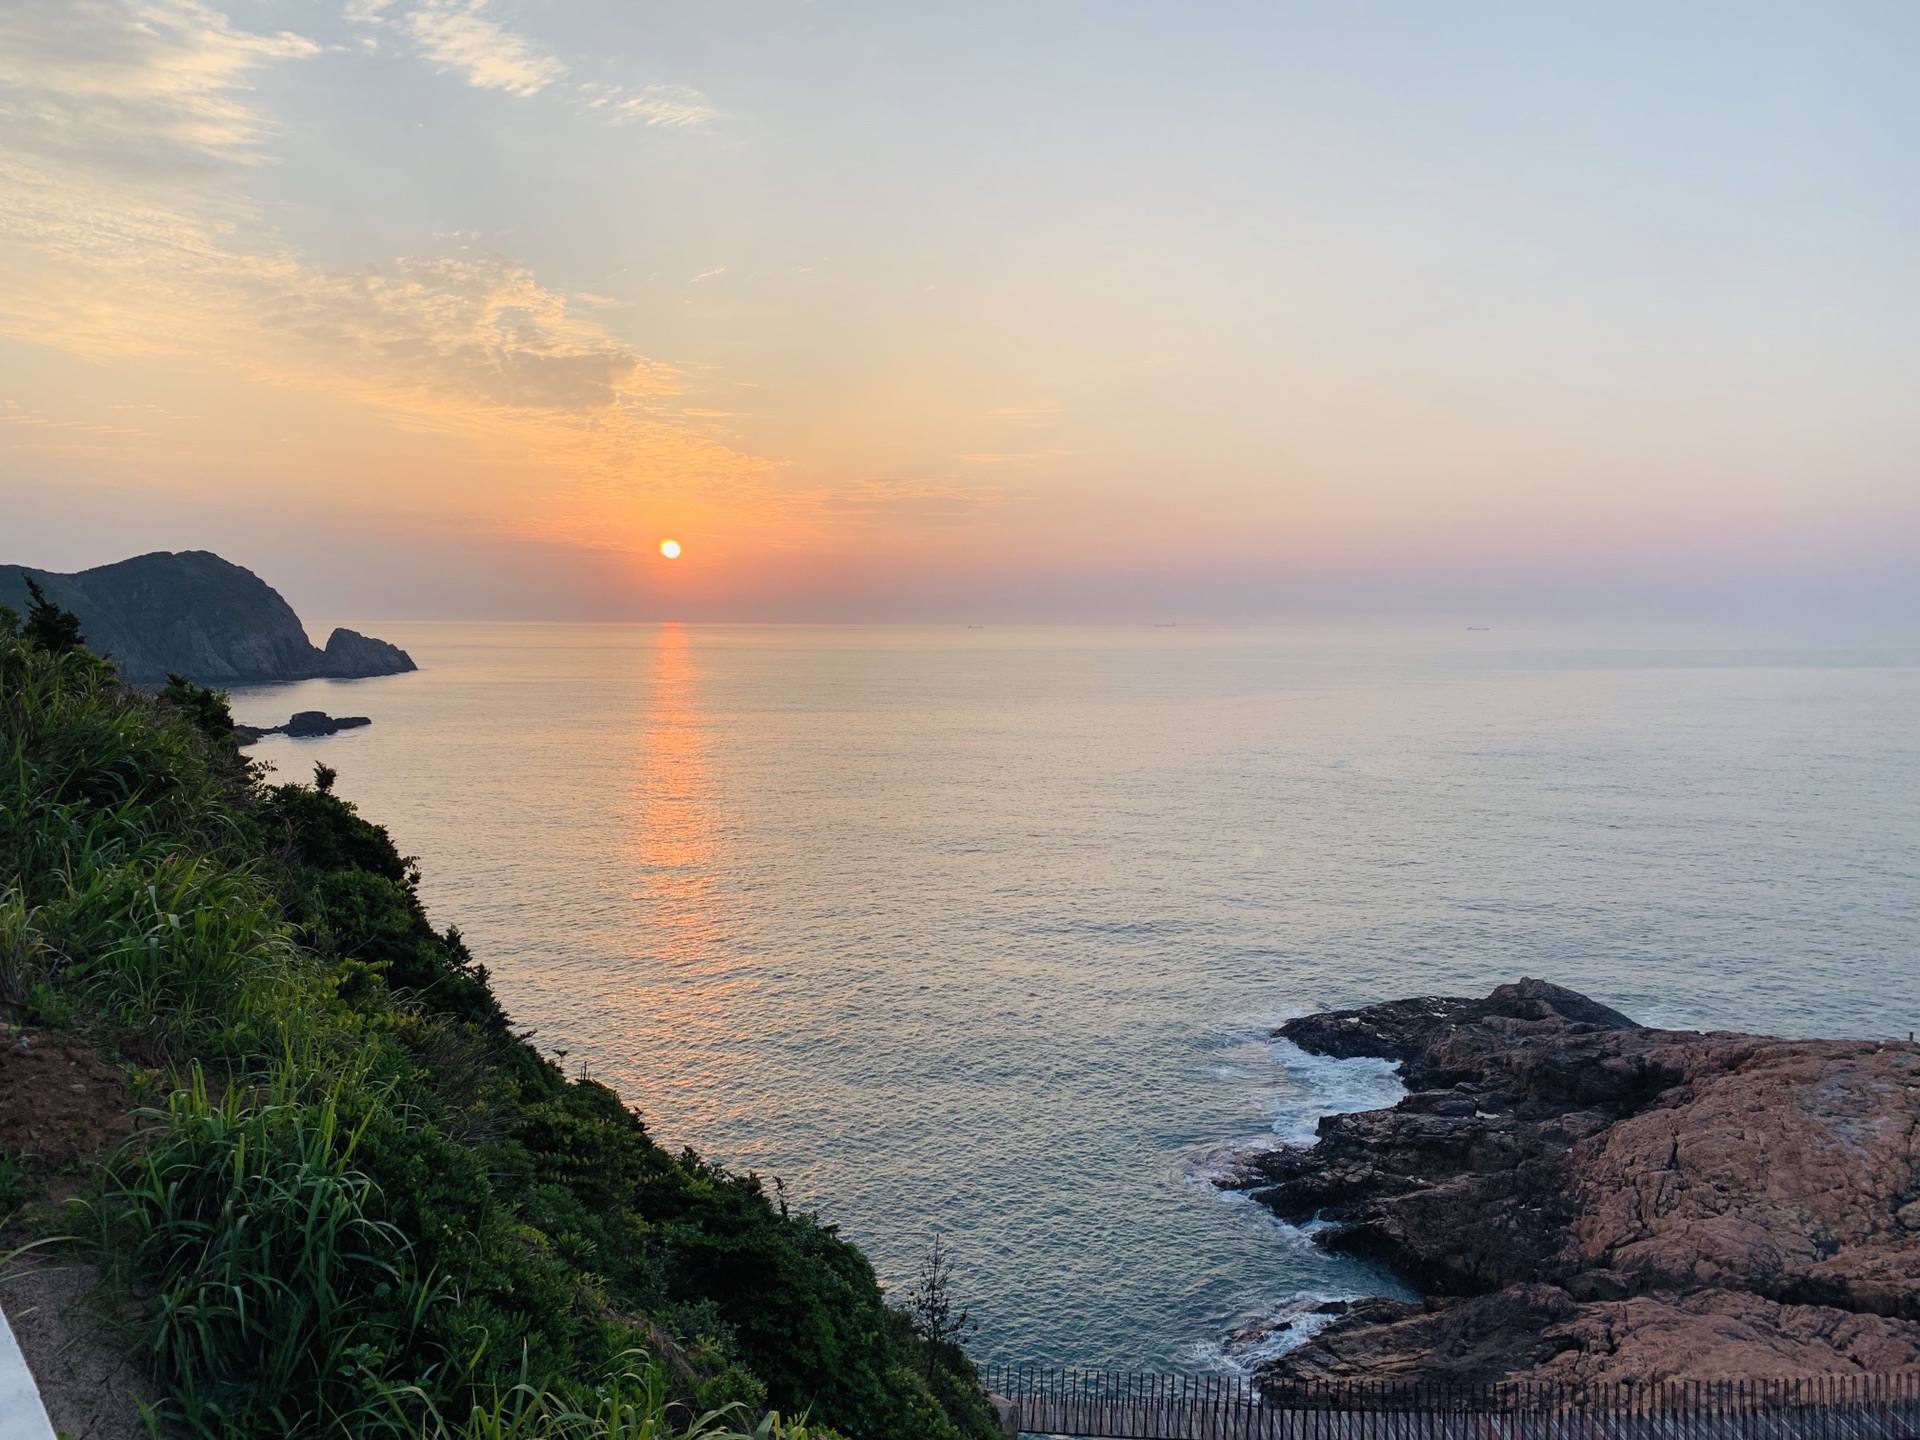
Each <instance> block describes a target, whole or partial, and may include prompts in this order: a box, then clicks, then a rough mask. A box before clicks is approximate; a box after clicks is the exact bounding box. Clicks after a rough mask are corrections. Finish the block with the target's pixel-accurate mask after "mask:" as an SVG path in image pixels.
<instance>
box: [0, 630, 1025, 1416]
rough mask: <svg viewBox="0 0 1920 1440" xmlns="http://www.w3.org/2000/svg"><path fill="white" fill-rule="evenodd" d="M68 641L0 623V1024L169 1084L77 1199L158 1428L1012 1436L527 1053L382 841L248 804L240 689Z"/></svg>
mask: <svg viewBox="0 0 1920 1440" xmlns="http://www.w3.org/2000/svg"><path fill="white" fill-rule="evenodd" d="M55 618H57V617H52V618H50V617H46V616H42V617H41V620H42V622H43V623H41V624H40V625H39V628H38V629H37V630H34V631H33V635H34V636H37V637H38V640H39V642H44V643H37V642H36V640H35V639H33V638H29V637H28V636H27V635H26V634H24V633H23V632H22V628H21V627H20V626H19V625H18V624H17V623H6V624H0V1004H4V1005H7V1006H10V1007H11V1008H12V1009H13V1010H14V1011H15V1012H17V1013H19V1014H21V1015H23V1016H25V1017H26V1018H28V1019H30V1020H35V1021H37V1022H39V1023H43V1024H67V1023H81V1024H84V1026H85V1027H86V1028H87V1029H88V1030H89V1032H90V1033H89V1037H88V1038H90V1039H91V1040H92V1041H93V1042H94V1043H96V1044H98V1045H100V1046H102V1047H104V1048H107V1049H109V1050H113V1049H116V1048H117V1049H118V1050H119V1051H120V1052H121V1053H122V1054H123V1055H125V1056H127V1057H128V1058H130V1059H131V1060H134V1061H137V1062H138V1063H139V1065H140V1066H141V1067H143V1068H142V1070H141V1073H142V1074H143V1075H146V1076H158V1077H159V1078H160V1082H161V1084H162V1086H163V1088H165V1089H166V1090H168V1091H169V1092H170V1093H168V1094H167V1097H166V1100H165V1103H164V1104H163V1105H158V1106H156V1107H155V1109H154V1110H153V1111H151V1112H150V1113H148V1115H147V1117H146V1119H147V1123H148V1125H149V1128H148V1130H147V1131H146V1132H145V1133H143V1134H142V1135H141V1136H139V1137H138V1138H137V1139H136V1140H135V1141H134V1142H131V1143H130V1144H129V1146H128V1147H127V1148H126V1149H125V1150H124V1151H123V1152H122V1153H120V1154H119V1155H117V1156H116V1157H115V1158H114V1159H113V1160H112V1162H111V1163H110V1164H109V1165H108V1166H107V1167H106V1169H105V1172H104V1174H103V1176H102V1177H101V1179H100V1181H99V1184H98V1185H97V1186H96V1187H95V1189H94V1191H93V1193H92V1194H91V1195H90V1197H89V1199H88V1201H87V1213H88V1215H89V1217H90V1220H91V1224H90V1226H89V1227H88V1231H87V1233H88V1234H89V1235H90V1236H91V1243H93V1244H94V1246H95V1247H96V1248H97V1251H98V1254H99V1256H100V1258H101V1259H102V1260H103V1261H105V1262H106V1263H107V1265H108V1266H109V1268H110V1269H111V1270H112V1272H113V1273H115V1274H118V1275H119V1276H120V1277H121V1278H122V1280H123V1281H124V1285H125V1294H126V1296H127V1300H128V1304H129V1306H130V1307H131V1318H132V1325H133V1329H134V1331H135V1333H136V1334H137V1335H138V1336H139V1337H140V1345H141V1350H140V1353H141V1355H142V1356H143V1357H144V1360H145V1362H146V1364H147V1366H148V1369H149V1370H150V1372H151V1374H152V1376H153V1378H154V1380H155V1381H156V1383H157V1386H158V1392H159V1394H160V1396H161V1398H160V1401H159V1405H158V1411H157V1418H160V1419H164V1420H165V1421H166V1423H168V1424H170V1425H172V1426H173V1427H175V1428H177V1429H180V1430H183V1431H185V1432H187V1433H191V1434H196V1435H204V1436H209V1437H215V1436H217V1437H234V1440H239V1437H254V1436H261V1437H265V1436H272V1437H276V1440H278V1437H283V1436H284V1437H307V1436H314V1437H318V1436H342V1437H345V1436H360V1435H371V1434H378V1433H387V1432H391V1433H394V1434H405V1435H417V1436H420V1437H422V1440H427V1437H429V1436H461V1437H468V1436H471V1437H475V1440H478V1437H483V1436H502V1437H505V1436H527V1437H534V1436H539V1437H548V1436H551V1437H567V1440H571V1437H580V1440H590V1437H592V1440H597V1437H601V1436H606V1437H617V1436H618V1437H625V1436H631V1437H636V1440H637V1437H666V1436H669V1435H672V1436H681V1437H686V1436H702V1435H709V1436H720V1435H729V1436H731V1435H744V1434H747V1433H751V1434H753V1435H755V1436H757V1437H759V1440H831V1437H834V1436H835V1435H836V1434H844V1435H845V1436H850V1437H853V1440H947V1437H956V1440H957V1437H960V1436H963V1435H966V1436H987V1435H994V1434H997V1433H998V1431H997V1427H996V1426H994V1425H993V1424H992V1420H991V1416H992V1412H991V1409H990V1407H986V1405H985V1401H984V1398H983V1397H981V1396H980V1393H979V1385H978V1380H977V1377H976V1376H975V1374H974V1371H973V1367H972V1365H971V1364H970V1363H969V1362H968V1361H967V1359H966V1357H965V1355H964V1354H963V1353H961V1352H960V1351H959V1349H958V1347H956V1346H950V1345H949V1346H944V1347H934V1350H933V1351H932V1352H929V1351H927V1350H926V1349H925V1348H923V1347H922V1345H921V1342H919V1341H917V1340H916V1339H915V1338H914V1336H913V1335H912V1333H911V1331H910V1330H909V1329H907V1328H906V1327H904V1326H903V1324H902V1322H901V1319H900V1317H899V1316H898V1315H896V1314H895V1313H894V1312H892V1311H890V1310H889V1309H888V1308H887V1306H886V1303H885V1300H884V1297H883V1296H882V1294H881V1291H880V1287H879V1285H878V1284H877V1282H876V1281H875V1279H874V1275H873V1270H872V1267H871V1266H870V1265H869V1264H868V1262H867V1259H866V1257H865V1256H864V1255H862V1254H861V1253H860V1251H859V1250H858V1249H857V1248H856V1247H854V1246H853V1245H851V1244H849V1243H848V1242H847V1241H845V1240H844V1239H842V1238H841V1237H840V1236H839V1235H838V1234H837V1233H835V1231H834V1230H833V1228H832V1227H831V1226H826V1225H822V1224H820V1223H819V1222H818V1221H817V1220H816V1219H814V1218H813V1217H811V1216H806V1215H789V1214H788V1213H787V1211H786V1208H785V1207H784V1206H776V1204H774V1203H773V1201H772V1200H771V1199H770V1198H769V1196H768V1195H767V1194H766V1192H765V1189H764V1188H763V1187H762V1186H761V1184H760V1182H759V1180H758V1179H757V1178H756V1177H754V1176H751V1175H747V1176H740V1175H733V1174H731V1173H729V1172H727V1171H725V1170H724V1169H721V1168H720V1167H717V1166H712V1165H708V1164H705V1163H704V1162H702V1161H701V1160H700V1159H699V1157H698V1156H696V1155H694V1154H692V1153H691V1152H686V1153H683V1154H680V1155H673V1154H670V1153H669V1152H667V1151H665V1150H663V1149H662V1148H661V1147H660V1146H658V1145H657V1144H655V1143H654V1141H653V1139H652V1137H651V1136H650V1135H649V1134H648V1133H647V1131H646V1129H645V1127H644V1126H643V1125H642V1124H641V1122H640V1120H639V1118H638V1117H637V1116H635V1115H634V1114H633V1113H632V1111H630V1110H629V1109H628V1108H627V1107H626V1106H625V1105H624V1104H622V1103H621V1101H620V1099H619V1097H618V1096H617V1095H615V1094H614V1093H613V1092H612V1091H611V1090H609V1089H607V1088H606V1087H604V1086H602V1085H598V1084H595V1083H593V1082H591V1081H587V1080H576V1081H569V1080H567V1079H566V1078H565V1077H564V1076H563V1075H562V1074H561V1073H560V1071H559V1070H558V1069H557V1068H556V1067H555V1066H554V1065H552V1064H551V1063H549V1062H548V1061H547V1060H545V1059H543V1058H542V1057H541V1056H540V1055H539V1054H537V1053H536V1052H535V1051H534V1050H533V1048H532V1047H531V1046H530V1045H528V1044H526V1043H525V1041H524V1040H522V1039H520V1038H518V1037H516V1036H515V1034H514V1033H513V1030H512V1028H511V1026H510V1024H509V1022H508V1019H507V1016H506V1014H505V1013H504V1011H502V1009H501V1008H500V1005H499V1002H498V1001H497V999H496V998H495V996H494V994H493V992H492V990H491V988H490V986H489V984H488V981H487V973H486V970H485V969H484V968H483V967H482V966H480V965H478V964H477V963H475V961H474V958H473V956H472V955H471V954H470V953H469V952H468V950H467V947H466V946H465V944H464V943H463V942H462V941H461V939H460V936H459V934H458V932H457V931H454V930H445V931H439V930H436V929H435V928H434V927H433V926H432V925H431V924H430V923H429V922H428V919H427V916H426V912H425V910H424V909H423V907H422V906H421V904H420V900H419V895H418V884H419V872H418V870H417V868H416V867H415V865H414V863H413V862H412V861H411V860H410V859H408V858H407V857H404V856H402V855H400V854H399V853H398V851H397V850H396V849H395V847H394V846H393V843H392V841H391V839H390V838H389V836H388V835H387V833H386V831H384V830H383V829H381V828H380V827H379V826H377V825H374V824H371V823H370V822H368V821H366V820H365V819H363V818H362V817H360V816H359V815H358V814H357V813H356V812H355V810H354V808H353V806H351V805H350V804H348V803H346V802H345V801H343V800H341V799H340V798H339V797H337V796H335V795H333V794H331V793H330V792H329V791H328V790H327V789H325V788H321V787H318V786H301V785H283V786H278V787H267V786H265V785H264V784H263V783H262V782H261V778H260V774H259V772H258V770H257V768H256V767H254V766H253V765H251V764H250V763H249V762H248V761H246V760H245V759H244V758H243V757H242V756H241V755H240V753H239V751H238V749H237V747H236V744H235V738H234V731H233V726H232V719H231V715H230V713H229V711H228V709H227V705H226V698H225V696H224V695H222V694H221V693H219V692H217V691H211V690H206V689H203V688H200V687H196V686H193V685H192V684H190V683H189V682H186V681H183V680H180V679H178V678H177V677H176V678H175V679H173V680H171V681H170V682H169V683H168V685H167V687H166V688H165V690H164V691H162V692H161V693H160V694H159V695H157V696H153V695H144V694H141V693H139V692H136V691H134V690H132V689H130V688H128V687H125V686H122V685H121V684H120V683H119V681H118V680H117V678H116V677H115V675H114V672H113V668H112V666H111V665H109V664H107V663H106V662H104V661H101V660H99V659H98V658H97V657H95V656H93V655H90V654H89V653H87V652H86V651H85V650H84V649H80V648H74V647H73V646H70V645H67V644H66V643H65V641H64V639H63V638H62V637H63V636H64V631H63V630H61V629H60V627H59V626H58V625H57V624H56V623H55ZM0 619H4V617H0ZM50 627H51V628H50ZM169 1077H174V1078H169ZM636 1356H644V1357H646V1358H645V1360H644V1363H642V1362H640V1361H637V1360H636V1359H635V1357H636ZM768 1405H771V1406H773V1407H775V1409H774V1410H773V1411H766V1410H765V1407H766V1406H768ZM781 1414H798V1415H813V1416H818V1417H820V1419H821V1421H823V1422H825V1423H826V1424H828V1425H831V1426H832V1427H834V1429H831V1430H829V1429H825V1428H822V1427H821V1426H820V1425H816V1424H814V1423H813V1422H811V1421H804V1420H803V1421H800V1422H792V1421H785V1420H782V1419H780V1418H779V1417H780V1415H781ZM749 1416H754V1417H758V1418H756V1419H754V1420H753V1421H752V1429H751V1431H750V1432H749V1431H747V1430H737V1429H734V1428H729V1427H736V1426H745V1425H747V1424H748V1417H749ZM983 1416H984V1417H985V1418H983ZM447 1417H455V1418H451V1419H450V1418H447ZM676 1426H677V1427H678V1428H674V1427H676Z"/></svg>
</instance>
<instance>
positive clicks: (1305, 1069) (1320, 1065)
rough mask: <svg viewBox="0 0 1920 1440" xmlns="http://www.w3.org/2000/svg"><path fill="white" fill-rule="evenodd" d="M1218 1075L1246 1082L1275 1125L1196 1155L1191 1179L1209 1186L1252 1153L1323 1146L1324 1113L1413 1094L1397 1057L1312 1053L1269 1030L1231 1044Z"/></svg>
mask: <svg viewBox="0 0 1920 1440" xmlns="http://www.w3.org/2000/svg"><path fill="white" fill-rule="evenodd" d="M1214 1074H1215V1075H1217V1076H1219V1077H1220V1078H1221V1079H1223V1080H1228V1081H1236V1082H1239V1083H1241V1084H1243V1085H1245V1086H1246V1087H1247V1088H1248V1090H1250V1091H1251V1092H1252V1093H1253V1095H1254V1097H1255V1098H1256V1100H1257V1101H1258V1103H1259V1105H1260V1108H1261V1109H1263V1110H1265V1111H1266V1112H1267V1113H1268V1114H1269V1115H1270V1116H1271V1117H1272V1122H1271V1125H1270V1127H1269V1128H1268V1130H1267V1131H1265V1132H1263V1133H1261V1134H1257V1135H1243V1136H1241V1137H1239V1138H1237V1139H1234V1140H1229V1141H1226V1142H1224V1143H1222V1144H1219V1145H1213V1146H1208V1147H1206V1148H1204V1149H1201V1150H1196V1151H1194V1152H1193V1153H1192V1154H1191V1155H1190V1156H1189V1159H1188V1166H1187V1172H1188V1175H1189V1176H1190V1177H1191V1178H1192V1179H1193V1180H1194V1181H1196V1182H1198V1183H1202V1184H1207V1185H1220V1184H1222V1183H1224V1182H1227V1181H1230V1180H1231V1179H1232V1178H1233V1177H1234V1176H1235V1175H1236V1174H1237V1173H1238V1172H1239V1170H1240V1168H1241V1164H1242V1162H1243V1161H1245V1160H1246V1159H1247V1157H1249V1156H1251V1155H1256V1154H1259V1153H1260V1152H1262V1151H1265V1150H1271V1149H1274V1148H1275V1147H1277V1146H1281V1145H1297V1146H1306V1145H1313V1144H1317V1143H1318V1141H1319V1124H1320V1121H1321V1119H1322V1118H1323V1117H1324V1116H1327V1115H1345V1114H1348V1113H1351V1112H1353V1111H1356V1110H1378V1109H1383V1108H1385V1107H1386V1106H1389V1105H1394V1104H1397V1103H1399V1101H1400V1099H1401V1097H1402V1096H1404V1095H1405V1094H1406V1093H1407V1090H1406V1086H1404V1085H1403V1084H1401V1082H1400V1073H1399V1067H1398V1065H1396V1064H1395V1062H1393V1061H1391V1060H1375V1059H1367V1058H1359V1059H1352V1060H1338V1059H1334V1058H1332V1057H1331V1056H1326V1055H1310V1054H1308V1053H1307V1052H1306V1051H1305V1050H1302V1049H1301V1048H1300V1047H1299V1046H1298V1045H1296V1044H1294V1043H1293V1042H1292V1041H1291V1040H1281V1039H1275V1038H1273V1037H1272V1032H1271V1027H1269V1026H1262V1027H1261V1032H1260V1033H1259V1034H1258V1035H1256V1036H1245V1037H1243V1038H1241V1039H1240V1040H1238V1041H1237V1042H1235V1043H1233V1044H1231V1045H1229V1047H1228V1049H1227V1051H1226V1054H1225V1055H1224V1056H1223V1057H1222V1058H1221V1060H1220V1061H1219V1062H1218V1063H1217V1064H1216V1065H1215V1066H1214Z"/></svg>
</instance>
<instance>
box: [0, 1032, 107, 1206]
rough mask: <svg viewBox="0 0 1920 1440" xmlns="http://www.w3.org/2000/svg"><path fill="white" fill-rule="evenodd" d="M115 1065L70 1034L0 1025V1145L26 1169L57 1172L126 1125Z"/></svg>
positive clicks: (94, 1151) (96, 1150)
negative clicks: (1, 1027) (0, 1030)
mask: <svg viewBox="0 0 1920 1440" xmlns="http://www.w3.org/2000/svg"><path fill="white" fill-rule="evenodd" d="M130 1108H131V1101H130V1099H129V1097H128V1094H127V1080H126V1075H125V1073H124V1072H123V1071H122V1070H121V1068H120V1067H119V1066H118V1065H115V1064H114V1063H112V1062H111V1061H109V1060H107V1059H106V1058H105V1057H104V1056H102V1055H101V1054H100V1053H99V1051H97V1050H93V1049H91V1048H89V1047H88V1046H86V1045H83V1044H81V1043H79V1042H78V1041H77V1040H74V1039H72V1038H71V1037H67V1036H61V1035H57V1034H55V1033H53V1032H49V1031H44V1030H12V1031H9V1032H6V1033H0V1152H4V1153H6V1154H9V1155H13V1156H15V1157H17V1158H18V1159H19V1160H20V1161H21V1162H22V1164H23V1165H24V1166H25V1168H27V1169H28V1170H29V1171H32V1172H37V1173H40V1174H47V1175H60V1174H63V1173H66V1172H69V1171H72V1170H74V1169H75V1168H77V1167H79V1166H81V1165H84V1164H85V1163H86V1162H88V1161H90V1160H93V1159H96V1158H97V1157H99V1156H100V1155H102V1154H104V1153H105V1152H106V1151H108V1150H110V1149H112V1148H113V1147H114V1146H115V1145H117V1144H119V1143H120V1141H122V1140H124V1139H125V1138H126V1137H127V1136H128V1135H130V1134H132V1133H133V1121H132V1119H131V1118H130V1117H129V1116H128V1114H127V1112H128V1110H129V1109H130Z"/></svg>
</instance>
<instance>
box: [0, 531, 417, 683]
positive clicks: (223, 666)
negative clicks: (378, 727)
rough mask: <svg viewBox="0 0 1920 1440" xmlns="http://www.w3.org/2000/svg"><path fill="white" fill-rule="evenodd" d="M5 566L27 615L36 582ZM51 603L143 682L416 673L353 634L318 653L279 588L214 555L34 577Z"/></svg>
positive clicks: (12, 593) (2, 576)
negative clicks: (74, 618) (172, 676)
mask: <svg viewBox="0 0 1920 1440" xmlns="http://www.w3.org/2000/svg"><path fill="white" fill-rule="evenodd" d="M28 573H29V572H28V571H27V570H26V569H25V568H24V567H22V566H18V565H0V605H11V606H13V608H14V609H15V610H18V611H23V612H24V610H25V608H26V604H27V586H26V576H27V574H28ZM31 573H32V575H33V578H34V579H35V580H36V581H38V582H39V584H40V586H41V587H42V589H44V590H45V592H46V595H47V598H48V599H49V600H51V601H52V602H53V603H54V604H56V605H58V606H60V607H61V608H62V609H66V610H71V611H72V612H73V613H74V614H75V615H76V616H78V617H79V620H80V628H81V630H82V631H83V632H84V634H85V635H86V639H87V644H88V646H89V647H90V648H92V649H93V650H94V651H96V652H97V653H99V654H102V655H108V656H111V657H112V658H113V659H114V660H116V661H118V662H119V665H120V673H121V675H122V676H124V677H125V678H126V679H128V680H131V681H133V682H135V683H136V684H141V685H158V684H161V683H163V682H164V681H165V680H166V678H167V676H168V675H170V674H178V675H185V676H187V677H188V678H189V679H192V680H196V681H199V682H200V683H201V684H213V685H243V684H256V683H267V682H274V681H283V680H308V679H313V678H315V677H320V676H325V677H328V678H333V679H358V678H362V677H365V676H370V675H393V674H397V673H400V672H402V671H406V670H412V669H414V668H415V667H414V663H413V661H412V659H411V658H410V657H409V656H408V655H407V653H406V652H405V651H404V650H401V649H399V648H398V647H396V646H393V645H389V644H387V643H386V642H385V641H384V640H373V639H370V638H368V637H367V636H364V635H358V634H355V633H354V632H353V631H351V630H336V631H334V633H333V637H332V638H331V639H330V640H329V641H328V642H327V648H326V650H324V651H321V650H317V649H315V648H314V646H313V644H312V642H311V641H309V640H308V639H307V632H306V630H305V629H304V628H303V627H302V626H301V624H300V617H299V616H298V615H295V614H294V613H293V608H292V607H291V606H289V605H288V604H287V602H286V601H285V600H284V599H282V598H281V596H280V594H279V592H277V591H276V590H274V588H273V587H272V586H271V585H268V584H267V583H266V581H264V580H262V579H261V578H260V577H259V576H257V575H255V574H254V573H253V572H252V571H251V570H243V569H242V568H241V567H240V566H238V565H233V564H229V563H228V562H227V561H225V560H222V559H221V558H220V557H219V556H218V555H215V554H212V553H211V552H209V551H206V550H184V551H181V552H180V553H178V554H170V553H168V552H166V551H156V552H155V553H153V554H151V555H138V556H135V557H134V558H133V559H131V560H122V561H119V562H117V563H116V564H112V565H101V566H99V567H97V568H95V569H92V570H82V571H81V572H79V573H78V574H76V575H55V574H51V573H49V572H47V571H44V570H34V571H32V572H31Z"/></svg>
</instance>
